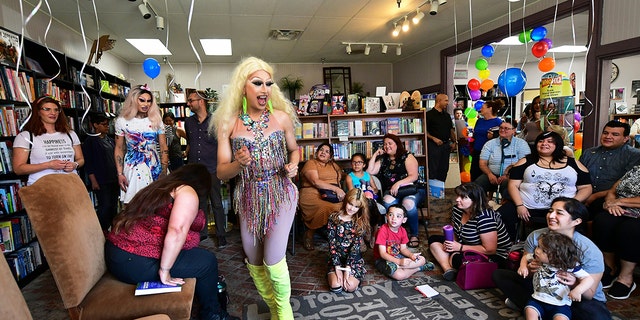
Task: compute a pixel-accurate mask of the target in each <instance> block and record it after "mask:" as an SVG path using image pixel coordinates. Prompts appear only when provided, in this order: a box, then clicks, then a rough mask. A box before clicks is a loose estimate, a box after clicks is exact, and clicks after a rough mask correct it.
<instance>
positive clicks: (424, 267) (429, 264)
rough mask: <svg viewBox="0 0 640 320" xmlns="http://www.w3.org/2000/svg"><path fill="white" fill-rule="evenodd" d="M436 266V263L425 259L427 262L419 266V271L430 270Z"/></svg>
mask: <svg viewBox="0 0 640 320" xmlns="http://www.w3.org/2000/svg"><path fill="white" fill-rule="evenodd" d="M435 268H436V265H435V264H433V262H431V261H427V263H425V264H423V265H421V266H420V271H431V270H433V269H435Z"/></svg>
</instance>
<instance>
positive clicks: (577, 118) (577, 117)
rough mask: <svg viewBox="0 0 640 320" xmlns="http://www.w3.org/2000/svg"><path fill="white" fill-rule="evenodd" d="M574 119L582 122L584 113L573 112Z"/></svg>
mask: <svg viewBox="0 0 640 320" xmlns="http://www.w3.org/2000/svg"><path fill="white" fill-rule="evenodd" d="M573 119H574V120H576V121H578V122H580V120H581V119H582V115H581V114H580V112H576V113H574V114H573Z"/></svg>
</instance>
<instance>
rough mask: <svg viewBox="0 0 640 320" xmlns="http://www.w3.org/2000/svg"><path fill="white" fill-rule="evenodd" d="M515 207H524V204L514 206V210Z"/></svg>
mask: <svg viewBox="0 0 640 320" xmlns="http://www.w3.org/2000/svg"><path fill="white" fill-rule="evenodd" d="M517 207H524V204H518V205H516V208H517Z"/></svg>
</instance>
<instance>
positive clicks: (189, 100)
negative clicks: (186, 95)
mask: <svg viewBox="0 0 640 320" xmlns="http://www.w3.org/2000/svg"><path fill="white" fill-rule="evenodd" d="M200 100H202V99H187V102H189V103H192V102H194V101H200Z"/></svg>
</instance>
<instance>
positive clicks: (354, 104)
mask: <svg viewBox="0 0 640 320" xmlns="http://www.w3.org/2000/svg"><path fill="white" fill-rule="evenodd" d="M347 113H360V98H359V97H358V94H355V93H353V94H350V95H347Z"/></svg>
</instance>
